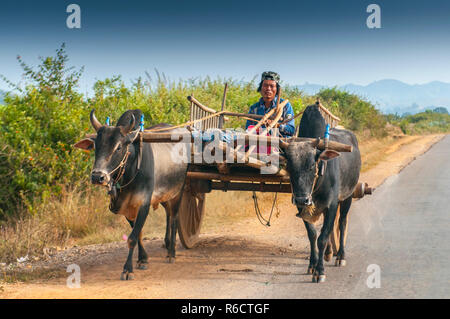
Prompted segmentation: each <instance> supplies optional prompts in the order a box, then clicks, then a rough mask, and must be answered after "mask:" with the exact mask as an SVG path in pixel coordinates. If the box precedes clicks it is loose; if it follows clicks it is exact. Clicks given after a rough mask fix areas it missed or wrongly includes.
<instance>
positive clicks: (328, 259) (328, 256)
mask: <svg viewBox="0 0 450 319" xmlns="http://www.w3.org/2000/svg"><path fill="white" fill-rule="evenodd" d="M332 258H333V253H329V254H326V255H325V256H323V259H324V260H325V261H330V260H331V259H332Z"/></svg>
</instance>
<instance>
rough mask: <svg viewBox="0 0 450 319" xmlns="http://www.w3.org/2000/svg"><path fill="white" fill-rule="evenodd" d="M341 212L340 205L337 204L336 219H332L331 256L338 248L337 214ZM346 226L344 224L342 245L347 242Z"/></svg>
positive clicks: (339, 233) (334, 254) (335, 253)
mask: <svg viewBox="0 0 450 319" xmlns="http://www.w3.org/2000/svg"><path fill="white" fill-rule="evenodd" d="M340 212H341V205H339V206H338V210H337V212H336V219H335V220H334V226H333V231H332V232H331V246H332V248H333V256H336V255H337V253H338V250H339V238H340V235H341V232H340V231H339V216H340V215H341V214H340ZM347 227H348V223H347V226H345V236H344V245H345V244H346V243H347V234H348V232H347Z"/></svg>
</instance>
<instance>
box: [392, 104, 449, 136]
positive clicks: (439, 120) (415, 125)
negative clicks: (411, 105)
mask: <svg viewBox="0 0 450 319" xmlns="http://www.w3.org/2000/svg"><path fill="white" fill-rule="evenodd" d="M390 121H391V123H393V124H394V125H398V126H399V127H400V128H401V130H402V131H403V133H404V134H426V133H447V132H450V114H448V113H444V112H442V111H441V110H440V109H436V110H433V111H431V110H427V111H425V112H421V113H417V114H414V115H405V116H403V117H400V116H397V117H391V118H390Z"/></svg>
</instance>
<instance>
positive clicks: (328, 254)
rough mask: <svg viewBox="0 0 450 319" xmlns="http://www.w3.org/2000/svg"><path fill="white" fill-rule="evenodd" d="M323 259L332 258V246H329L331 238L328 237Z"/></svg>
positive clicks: (328, 259)
mask: <svg viewBox="0 0 450 319" xmlns="http://www.w3.org/2000/svg"><path fill="white" fill-rule="evenodd" d="M323 258H324V259H325V261H330V260H331V259H332V258H333V248H332V246H331V239H328V242H327V248H326V249H325V256H324V257H323Z"/></svg>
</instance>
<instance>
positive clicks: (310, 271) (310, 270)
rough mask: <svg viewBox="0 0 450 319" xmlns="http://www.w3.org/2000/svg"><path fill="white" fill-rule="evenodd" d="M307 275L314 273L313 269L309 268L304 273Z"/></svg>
mask: <svg viewBox="0 0 450 319" xmlns="http://www.w3.org/2000/svg"><path fill="white" fill-rule="evenodd" d="M306 273H307V274H308V275H312V274H313V273H314V267H311V266H309V267H308V271H307V272H306Z"/></svg>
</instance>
